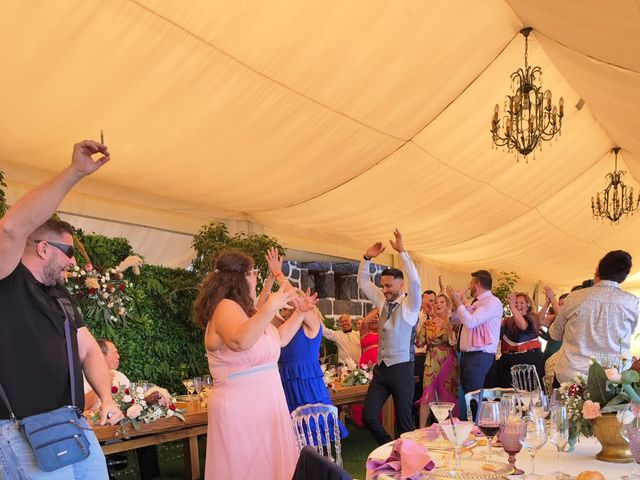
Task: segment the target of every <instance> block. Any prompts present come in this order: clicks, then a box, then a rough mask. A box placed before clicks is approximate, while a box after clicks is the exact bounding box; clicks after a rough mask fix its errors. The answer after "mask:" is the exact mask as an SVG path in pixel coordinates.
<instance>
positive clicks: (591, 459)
mask: <svg viewBox="0 0 640 480" xmlns="http://www.w3.org/2000/svg"><path fill="white" fill-rule="evenodd" d="M391 444H392V442H389V443H387V444H385V445H381V446H380V447H378V448H376V449H375V450H374V451H373V452H371V453H370V454H369V458H376V459H382V460H384V459H386V458H387V457H388V456H389V454H390V453H391ZM599 451H600V443H599V442H598V440H596V439H595V438H594V437H592V438H584V437H582V438H580V441H579V442H578V444H577V445H576V448H575V450H574V451H573V452H562V453H561V454H560V458H561V466H562V471H563V472H565V473H567V474H569V475H571V478H572V479H575V477H576V475H578V473H580V472H582V471H584V470H595V471H598V472H600V473H601V474H602V475H603V476H604V477H605V478H606V479H607V480H612V479H618V478H620V477H621V476H622V475H628V474H630V473H631V471H632V469H633V464H632V463H610V462H603V461H600V460H596V453H598V452H599ZM492 452H493V461H498V462H504V463H507V455H506V453H505V452H504V450H502V448H498V447H494V448H493V450H492ZM486 453H487V447H486V445H478V446H476V447H475V448H473V457H472V458H473V459H484V458H486ZM496 455H498V456H496ZM556 459H557V457H556V448H555V446H554V445H552V444H551V442H547V443H546V444H545V445H544V446H543V447H542V449H540V450H539V451H538V453H537V454H536V473H537V474H540V475H542V476H541V477H540V480H544V479H554V478H555V476H553V475H551V473H552V472H555V471H556V468H557V463H556V461H557V460H556ZM516 465H517V466H518V467H519V468H521V469H522V470H524V471H525V474H527V473H529V472H530V471H531V460H530V455H529V452H528V451H527V450H525V449H524V448H523V449H522V450H521V451H520V453H518V455H517V456H516ZM380 477H382V478H394V477H393V476H391V477H384V476H382V475H381V476H379V477H375V476H373V475H372V474H371V472H369V471H367V479H370V480H373V479H376V478H380ZM428 478H429V477H428V476H424V477H420V478H419V479H418V480H422V479H424V480H427V479H428ZM505 478H509V479H513V480H516V479H521V478H522V475H509V476H508V477H505Z"/></svg>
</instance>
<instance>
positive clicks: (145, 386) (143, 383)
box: [138, 380, 149, 393]
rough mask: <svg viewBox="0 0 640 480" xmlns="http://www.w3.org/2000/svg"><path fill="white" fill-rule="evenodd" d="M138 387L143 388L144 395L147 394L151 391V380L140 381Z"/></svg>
mask: <svg viewBox="0 0 640 480" xmlns="http://www.w3.org/2000/svg"><path fill="white" fill-rule="evenodd" d="M138 386H139V387H142V392H143V393H147V391H148V390H149V380H138Z"/></svg>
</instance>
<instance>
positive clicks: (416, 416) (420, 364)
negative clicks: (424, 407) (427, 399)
mask: <svg viewBox="0 0 640 480" xmlns="http://www.w3.org/2000/svg"><path fill="white" fill-rule="evenodd" d="M426 358H427V355H426V354H425V353H416V356H415V358H414V360H413V362H414V363H415V375H414V377H418V380H417V381H415V378H414V381H415V387H414V392H413V406H412V409H413V424H414V426H415V428H418V426H419V425H420V405H418V403H417V402H418V400H420V397H422V392H423V390H424V386H423V385H422V384H423V381H424V362H425V360H426ZM427 425H428V422H427Z"/></svg>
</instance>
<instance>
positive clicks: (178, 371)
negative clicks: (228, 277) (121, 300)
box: [79, 233, 208, 393]
mask: <svg viewBox="0 0 640 480" xmlns="http://www.w3.org/2000/svg"><path fill="white" fill-rule="evenodd" d="M79 238H81V240H82V243H83V245H84V246H85V248H86V250H87V253H88V254H89V257H90V258H91V261H92V263H93V264H94V265H95V266H99V267H100V268H109V267H114V266H116V265H118V263H119V262H120V261H122V260H123V259H124V258H125V257H126V256H127V255H129V254H130V253H132V249H131V247H130V245H129V243H128V241H127V240H126V239H123V238H107V237H104V236H102V235H86V234H82V233H81V234H80V235H79ZM126 276H127V279H128V280H129V281H130V282H132V285H131V286H130V288H129V290H128V294H129V296H130V297H131V298H132V306H131V310H130V317H129V319H128V320H127V322H126V325H121V326H115V327H112V326H110V325H108V324H107V323H105V322H104V320H103V319H102V318H91V317H86V318H85V322H86V323H87V326H88V327H89V330H90V331H91V333H92V334H93V335H94V336H95V337H96V338H106V339H109V340H112V341H113V342H114V344H115V345H116V347H117V348H118V351H119V353H120V370H121V371H122V372H123V373H124V374H125V375H127V376H128V377H129V379H130V380H132V381H135V380H141V379H145V380H149V381H150V382H153V383H156V384H158V385H160V386H163V387H165V388H168V389H169V390H170V391H172V392H176V393H185V390H184V387H183V385H182V382H181V379H182V378H183V377H186V376H195V375H203V374H206V373H208V366H207V359H206V352H205V349H204V344H203V340H204V333H203V332H202V330H201V329H200V328H199V327H197V326H196V325H195V324H194V323H193V302H194V300H195V298H196V296H197V293H198V280H197V278H196V275H195V274H194V273H192V272H188V271H186V270H183V269H178V268H166V267H159V266H154V265H143V266H142V268H141V271H140V275H133V274H132V273H130V271H127V273H126Z"/></svg>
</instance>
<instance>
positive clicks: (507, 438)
mask: <svg viewBox="0 0 640 480" xmlns="http://www.w3.org/2000/svg"><path fill="white" fill-rule="evenodd" d="M517 408H518V412H519V413H518V414H515V413H511V414H509V413H504V411H502V419H501V422H500V432H499V433H498V438H499V439H500V443H501V444H502V448H503V449H504V451H505V452H507V454H508V455H509V465H511V466H512V467H513V468H514V470H513V474H512V475H522V474H523V473H524V470H521V469H520V468H518V467H516V453H518V452H520V450H522V443H520V423H521V422H522V415H521V410H520V406H519V405H518V407H517Z"/></svg>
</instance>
